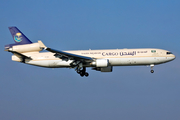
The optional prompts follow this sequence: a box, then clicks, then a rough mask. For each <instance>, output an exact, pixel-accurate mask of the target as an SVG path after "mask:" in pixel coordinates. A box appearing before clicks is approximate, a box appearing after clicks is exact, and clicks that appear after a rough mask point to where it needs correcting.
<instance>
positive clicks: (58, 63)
mask: <svg viewBox="0 0 180 120" xmlns="http://www.w3.org/2000/svg"><path fill="white" fill-rule="evenodd" d="M71 62H72V61H67V62H66V61H62V60H41V61H29V62H27V64H31V65H35V66H40V67H48V68H60V67H70V65H69V64H70V63H71Z"/></svg>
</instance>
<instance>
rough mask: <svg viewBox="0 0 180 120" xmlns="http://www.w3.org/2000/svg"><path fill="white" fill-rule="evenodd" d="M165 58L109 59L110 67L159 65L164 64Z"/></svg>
mask: <svg viewBox="0 0 180 120" xmlns="http://www.w3.org/2000/svg"><path fill="white" fill-rule="evenodd" d="M166 61H167V60H166V58H165V57H137V58H109V63H110V65H111V66H123V65H130V66H131V65H150V64H161V63H164V62H166Z"/></svg>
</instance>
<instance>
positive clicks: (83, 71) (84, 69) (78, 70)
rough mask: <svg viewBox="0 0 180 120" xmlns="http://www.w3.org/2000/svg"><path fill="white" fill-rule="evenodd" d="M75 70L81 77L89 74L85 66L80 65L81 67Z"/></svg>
mask: <svg viewBox="0 0 180 120" xmlns="http://www.w3.org/2000/svg"><path fill="white" fill-rule="evenodd" d="M76 71H77V73H78V74H80V76H81V77H83V76H86V77H88V76H89V73H87V72H86V67H82V69H81V68H77V69H76Z"/></svg>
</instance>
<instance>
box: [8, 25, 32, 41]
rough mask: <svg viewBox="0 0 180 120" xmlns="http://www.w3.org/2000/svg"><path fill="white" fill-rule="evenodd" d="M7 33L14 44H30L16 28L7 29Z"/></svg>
mask: <svg viewBox="0 0 180 120" xmlns="http://www.w3.org/2000/svg"><path fill="white" fill-rule="evenodd" d="M9 31H10V32H11V35H12V37H13V39H14V41H15V43H16V44H31V43H32V42H31V41H30V40H29V39H28V38H27V37H26V36H25V35H24V34H23V33H22V32H21V31H20V30H19V29H18V28H17V27H9Z"/></svg>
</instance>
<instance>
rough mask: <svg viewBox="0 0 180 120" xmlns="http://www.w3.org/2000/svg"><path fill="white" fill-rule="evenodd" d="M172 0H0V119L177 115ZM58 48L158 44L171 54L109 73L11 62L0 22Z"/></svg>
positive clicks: (177, 25) (134, 119)
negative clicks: (160, 61)
mask: <svg viewBox="0 0 180 120" xmlns="http://www.w3.org/2000/svg"><path fill="white" fill-rule="evenodd" d="M179 6H180V1H179V0H173V1H172V0H150V1H145V0H136V1H134V0H90V1H87V0H31V1H24V0H1V1H0V15H1V16H0V37H1V44H0V47H1V51H0V54H1V59H0V66H1V67H0V119H1V120H49V119H51V120H100V119H101V120H110V119H112V120H120V119H122V120H169V119H171V120H179V119H180V114H179V113H180V95H179V92H180V64H179V60H180V47H179V46H180V45H179V44H180V14H179V11H180V7H179ZM10 26H16V27H18V28H19V29H20V30H21V31H22V32H23V33H24V34H25V35H26V36H27V37H28V38H29V39H30V40H31V41H33V42H37V41H38V40H42V41H43V43H44V44H45V45H46V46H48V47H51V48H54V49H58V50H88V49H116V48H119V49H121V48H160V49H165V50H169V51H171V52H173V53H174V54H175V55H176V59H175V60H174V61H171V62H169V63H165V64H161V65H157V66H155V67H154V70H155V73H153V74H151V73H150V67H147V66H127V67H123V66H119V67H114V68H113V72H111V73H101V72H98V71H93V70H91V69H90V68H88V69H87V71H88V72H89V74H90V75H89V77H83V78H82V77H80V76H79V75H78V74H77V73H76V72H75V71H74V70H73V69H66V68H56V69H50V68H41V67H35V66H30V65H26V64H22V63H18V62H14V61H12V60H11V56H12V54H11V53H8V52H5V51H4V46H5V45H7V44H12V43H14V41H13V39H12V36H11V34H10V32H9V30H8V27H10Z"/></svg>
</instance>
